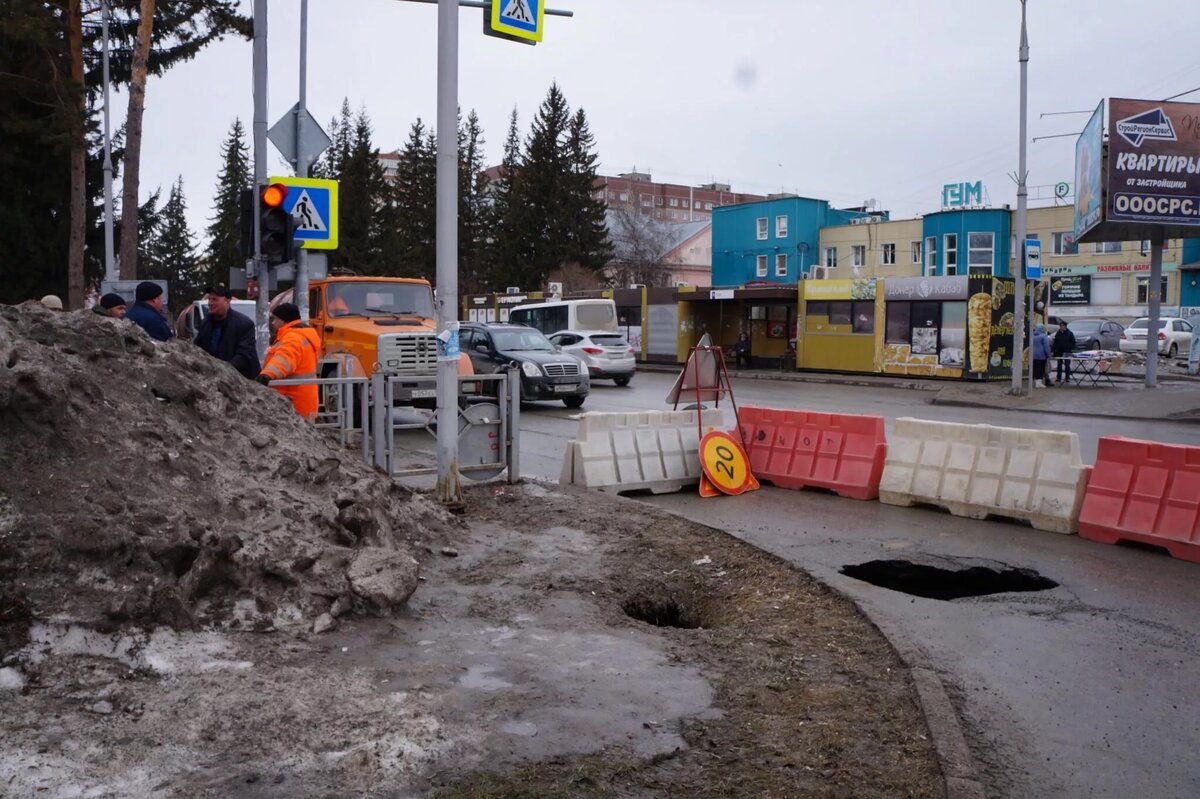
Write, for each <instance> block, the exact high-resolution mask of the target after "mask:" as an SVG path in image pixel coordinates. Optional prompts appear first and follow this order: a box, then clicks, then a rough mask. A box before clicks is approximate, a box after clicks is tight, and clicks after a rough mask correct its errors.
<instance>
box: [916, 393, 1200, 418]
mask: <svg viewBox="0 0 1200 799" xmlns="http://www.w3.org/2000/svg"><path fill="white" fill-rule="evenodd" d="M929 404H930V405H940V406H942V407H943V408H987V409H989V410H993V411H1023V412H1025V413H1038V412H1044V413H1053V414H1057V415H1060V416H1082V417H1085V418H1090V419H1132V420H1135V421H1141V422H1180V423H1182V424H1200V417H1196V416H1130V415H1129V414H1121V413H1096V412H1092V411H1073V410H1065V409H1061V408H1010V407H1008V406H1007V405H991V404H989V403H986V402H972V401H971V400H958V399H949V400H947V399H941V398H939V397H934V398H933V399H931V400H929Z"/></svg>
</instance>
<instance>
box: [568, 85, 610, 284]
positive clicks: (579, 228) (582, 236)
mask: <svg viewBox="0 0 1200 799" xmlns="http://www.w3.org/2000/svg"><path fill="white" fill-rule="evenodd" d="M595 146H596V140H595V138H594V137H593V136H592V133H591V131H590V130H589V129H588V123H587V115H586V114H584V112H583V109H582V108H580V109H579V110H578V111H576V112H575V115H574V116H573V117H571V124H570V126H569V127H568V131H567V143H566V153H567V192H566V194H567V199H566V201H565V210H566V214H565V218H564V220H563V222H564V224H565V226H566V230H565V231H564V235H565V237H566V241H567V242H569V248H570V249H569V252H568V255H567V258H568V260H571V261H574V262H576V263H578V264H580V265H581V266H584V267H586V268H588V269H591V270H592V271H594V272H598V271H600V270H601V269H603V268H604V266H605V264H607V263H608V262H609V261H611V260H612V255H613V248H612V243H611V242H610V241H609V238H608V225H607V224H606V223H605V220H604V211H605V208H606V204H605V202H604V201H603V200H599V199H596V198H595V197H594V196H593V194H592V192H593V191H594V190H595V184H596V164H597V162H598V161H599V159H598V158H597V156H596V154H595V153H594V152H593V148H594V147H595Z"/></svg>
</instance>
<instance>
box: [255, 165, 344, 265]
mask: <svg viewBox="0 0 1200 799" xmlns="http://www.w3.org/2000/svg"><path fill="white" fill-rule="evenodd" d="M271 183H282V184H283V185H284V186H287V197H285V198H284V199H283V209H284V210H285V211H287V212H288V213H289V214H291V215H292V219H294V220H295V221H296V233H295V240H296V241H298V242H300V246H301V247H303V248H304V249H306V250H336V249H337V246H338V183H337V181H336V180H321V179H318V178H294V177H273V178H271Z"/></svg>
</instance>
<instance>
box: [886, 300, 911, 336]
mask: <svg viewBox="0 0 1200 799" xmlns="http://www.w3.org/2000/svg"><path fill="white" fill-rule="evenodd" d="M911 310H912V303H909V302H889V303H888V304H887V343H888V344H907V343H908V341H909V335H910V334H909V329H910V328H911V325H910V324H909V317H910V311H911Z"/></svg>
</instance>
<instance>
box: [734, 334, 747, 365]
mask: <svg viewBox="0 0 1200 799" xmlns="http://www.w3.org/2000/svg"><path fill="white" fill-rule="evenodd" d="M733 359H734V366H735V367H736V368H738V369H741V368H742V364H745V365H746V368H747V369H749V368H750V336H749V334H747V333H742V334H741V335H739V336H738V340H737V344H734V345H733Z"/></svg>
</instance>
